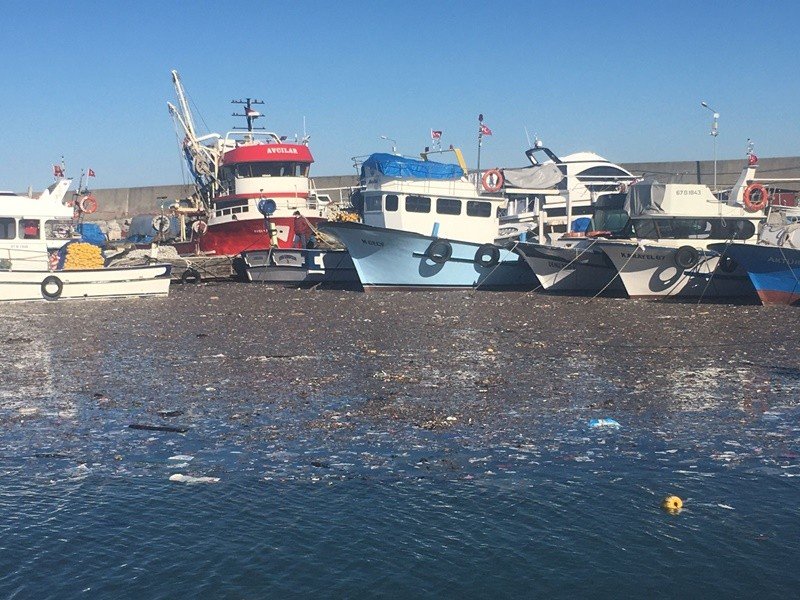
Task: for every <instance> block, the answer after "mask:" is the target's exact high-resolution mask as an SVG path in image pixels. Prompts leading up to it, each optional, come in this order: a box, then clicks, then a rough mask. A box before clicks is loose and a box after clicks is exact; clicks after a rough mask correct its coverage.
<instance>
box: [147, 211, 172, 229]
mask: <svg viewBox="0 0 800 600" xmlns="http://www.w3.org/2000/svg"><path fill="white" fill-rule="evenodd" d="M152 225H153V229H155V230H156V231H157V232H158V233H167V232H168V231H169V228H170V226H171V223H170V221H169V217H165V216H164V215H159V216H158V217H153V221H152Z"/></svg>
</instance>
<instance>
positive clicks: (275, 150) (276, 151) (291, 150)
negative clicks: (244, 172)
mask: <svg viewBox="0 0 800 600" xmlns="http://www.w3.org/2000/svg"><path fill="white" fill-rule="evenodd" d="M267 154H297V148H267Z"/></svg>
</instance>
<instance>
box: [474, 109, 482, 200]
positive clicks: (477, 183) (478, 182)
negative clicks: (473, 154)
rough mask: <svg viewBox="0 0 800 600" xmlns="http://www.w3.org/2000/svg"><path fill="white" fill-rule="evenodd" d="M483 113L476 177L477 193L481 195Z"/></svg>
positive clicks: (479, 119) (479, 120)
mask: <svg viewBox="0 0 800 600" xmlns="http://www.w3.org/2000/svg"><path fill="white" fill-rule="evenodd" d="M482 124H483V113H481V114H479V115H478V171H477V175H476V177H475V191H476V192H478V193H479V194H480V193H481V146H482V145H483V127H481V125H482Z"/></svg>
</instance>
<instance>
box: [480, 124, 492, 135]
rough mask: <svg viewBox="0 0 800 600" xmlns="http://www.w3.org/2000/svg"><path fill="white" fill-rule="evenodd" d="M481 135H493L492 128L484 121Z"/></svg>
mask: <svg viewBox="0 0 800 600" xmlns="http://www.w3.org/2000/svg"><path fill="white" fill-rule="evenodd" d="M481 135H492V130H491V129H489V128H488V127H487V126H486V125H484V124H483V123H481Z"/></svg>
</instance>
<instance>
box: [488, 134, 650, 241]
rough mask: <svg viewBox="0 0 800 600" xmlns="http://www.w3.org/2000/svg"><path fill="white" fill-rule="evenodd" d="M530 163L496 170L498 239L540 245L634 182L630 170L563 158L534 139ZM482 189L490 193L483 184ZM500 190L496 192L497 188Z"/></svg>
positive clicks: (584, 156) (577, 156)
mask: <svg viewBox="0 0 800 600" xmlns="http://www.w3.org/2000/svg"><path fill="white" fill-rule="evenodd" d="M525 155H526V156H527V158H528V160H529V161H530V163H531V164H530V165H528V166H525V167H520V168H506V169H498V171H499V172H500V179H499V180H500V182H501V183H502V188H501V189H502V193H503V195H504V197H505V198H506V200H507V202H508V204H507V208H506V210H505V212H504V214H503V215H502V216H501V217H500V232H499V235H498V238H499V240H503V239H513V238H515V237H518V236H519V235H520V234H526V235H527V236H529V235H536V236H537V237H538V239H539V241H540V243H545V242H547V241H550V240H551V239H552V238H553V236H554V235H556V234H559V233H563V232H565V231H567V230H568V229H569V224H571V223H572V221H573V219H574V218H576V217H590V216H591V215H592V214H593V211H594V208H593V207H594V204H595V203H596V202H597V201H598V200H599V199H601V198H604V197H609V196H614V195H620V197H624V195H625V192H626V191H627V188H628V186H629V185H631V184H632V183H633V182H635V181H636V180H637V177H636V176H634V175H633V174H632V173H631V172H630V171H628V170H626V169H624V168H623V167H621V166H620V165H617V164H615V163H612V162H611V161H609V160H607V159H605V158H603V157H602V156H600V155H599V154H595V153H594V152H576V153H573V154H568V155H567V156H564V157H563V158H561V157H559V156H557V155H556V154H555V153H554V152H553V151H552V150H550V149H549V148H547V147H545V146H543V145H542V143H541V141H539V140H536V143H535V144H534V147H533V148H531V149H529V150H527V151H526V152H525ZM482 181H483V187H484V189H485V190H487V191H491V189H492V188H491V187H488V186H487V185H486V183H485V181H486V176H485V175H484V177H483V179H482ZM498 191H499V189H498Z"/></svg>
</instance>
